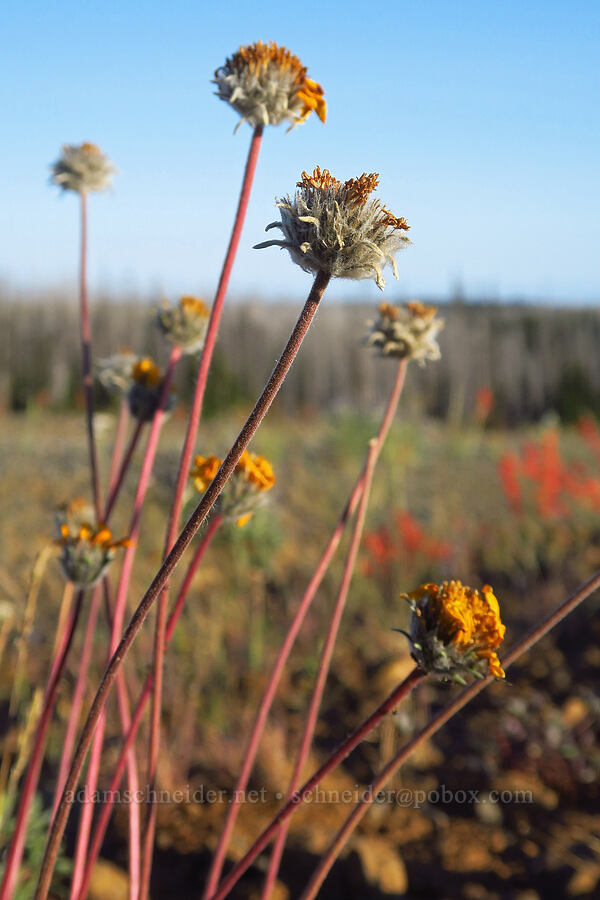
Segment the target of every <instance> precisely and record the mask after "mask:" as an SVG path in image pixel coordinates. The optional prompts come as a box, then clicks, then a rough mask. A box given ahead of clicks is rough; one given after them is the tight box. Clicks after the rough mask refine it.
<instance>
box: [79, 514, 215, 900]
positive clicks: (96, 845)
mask: <svg viewBox="0 0 600 900" xmlns="http://www.w3.org/2000/svg"><path fill="white" fill-rule="evenodd" d="M222 521H223V519H222V517H221V516H220V515H216V516H213V517H212V518H211V520H210V522H209V524H208V527H207V529H206V532H205V533H204V536H203V537H202V540H201V542H200V543H199V545H198V549H197V550H196V553H195V554H194V557H193V559H192V561H191V563H190V565H189V568H188V570H187V572H186V575H185V578H184V580H183V582H182V584H181V587H180V589H179V593H178V595H177V600H176V601H175V605H174V607H173V609H172V611H171V614H170V616H169V621H168V622H167V629H166V633H165V642H166V646H167V647H168V645H169V643H170V642H171V638H172V637H173V633H174V631H175V626H176V625H177V621H178V619H179V616H180V615H181V612H182V610H183V606H184V603H185V600H186V597H187V595H188V592H189V589H190V587H191V586H192V581H193V579H194V575H195V574H196V571H197V569H198V566H199V565H200V563H201V561H202V558H203V556H204V554H205V552H206V550H207V549H208V547H209V545H210V543H211V541H212V539H213V537H214V535H215V533H216V531H217V529H218V528H219V526H220V524H221V522H222ZM153 680H154V674H153V672H150V673H149V674H148V676H147V678H146V681H145V683H144V686H143V688H142V691H141V693H140V697H139V699H138V702H137V704H136V707H135V710H134V712H133V717H132V720H131V725H130V726H129V729H128V731H127V733H126V736H125V740H124V741H123V746H122V747H121V752H120V754H119V757H118V759H117V763H116V766H115V768H114V770H113V774H112V779H111V782H110V786H109V788H108V790H107V792H106V796H107V798H108V799H107V800H105V801H104V803H103V805H102V807H101V810H100V816H99V818H98V822H97V824H96V827H95V829H94V832H93V834H92V839H91V841H90V845H89V850H88V857H87V861H86V869H85V873H84V877H83V881H82V884H81V888H80V891H79V895H78V898H77V900H85V896H86V894H87V891H88V888H89V882H90V878H91V875H92V869H93V867H94V863H95V862H96V860H97V858H98V856H99V855H100V850H101V848H102V841H103V840H104V835H105V834H106V829H107V827H108V822H109V819H110V815H111V811H112V806H113V798H114V797H115V796H116V792H117V790H118V788H119V784H120V783H121V778H122V777H123V772H124V771H125V761H126V757H127V753H128V750H129V748H130V747H131V745H132V743H133V741H134V739H135V736H136V734H137V730H138V728H139V726H140V723H141V721H142V714H143V712H144V709H145V707H146V703H147V702H148V699H149V697H150V695H151V692H152V686H153Z"/></svg>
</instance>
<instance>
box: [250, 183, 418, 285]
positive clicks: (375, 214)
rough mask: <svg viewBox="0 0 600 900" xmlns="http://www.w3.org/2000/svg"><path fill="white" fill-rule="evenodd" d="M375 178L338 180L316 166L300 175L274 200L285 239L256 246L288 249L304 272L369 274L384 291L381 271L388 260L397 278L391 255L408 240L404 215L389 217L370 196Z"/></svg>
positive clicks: (355, 276)
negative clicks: (287, 191)
mask: <svg viewBox="0 0 600 900" xmlns="http://www.w3.org/2000/svg"><path fill="white" fill-rule="evenodd" d="M378 182H379V176H378V175H376V174H371V175H367V174H366V173H364V174H363V175H361V176H360V178H350V179H349V180H348V181H344V182H341V181H338V180H337V178H334V177H333V175H331V173H330V172H329V171H328V170H327V169H323V170H322V171H321V169H320V168H319V167H318V166H317V167H316V169H315V170H314V172H313V174H312V175H309V174H308V173H307V172H303V173H302V178H301V180H300V181H299V182H298V183H297V185H296V187H297V188H298V190H297V191H296V193H295V194H294V196H293V197H291V198H290V197H289V196H288V197H284V198H283V199H281V200H279V201H278V202H277V206H278V207H279V209H280V210H281V213H280V215H281V221H279V222H272V223H271V224H270V225H267V228H266V231H269V230H270V229H271V228H279V229H281V231H282V232H283V240H271V241H264V242H263V243H262V244H257V245H256V247H255V249H262V248H263V247H272V246H277V247H281V248H282V249H285V250H288V251H289V254H290V256H291V257H292V259H293V261H294V262H295V263H297V264H298V265H299V266H300V267H301V268H302V269H304V271H305V272H313V273H315V274H316V273H317V272H319V271H322V272H326V273H327V274H328V275H331V276H332V277H334V278H352V279H361V278H373V279H374V280H375V282H376V284H377V286H378V287H379V288H381V290H383V288H384V286H385V281H384V279H383V275H382V269H383V268H384V266H385V265H387V264H388V263H389V265H391V266H392V269H393V272H394V275H395V277H396V278H398V272H397V269H396V261H395V259H394V254H395V253H397V252H398V250H400V249H401V248H402V247H405V246H407V245H408V244H410V240H409V238H408V237H407V235H406V233H405V232H407V231H408V230H409V226H408V225H407V223H406V219H402V218H397V217H396V216H394V215H392V213H390V212H389V210H387V209H386V208H385V206H383V205H382V204H381V202H380V201H379V200H372V199H370V196H371V194H372V193H373V191H374V190H375V188H376V187H377V184H378Z"/></svg>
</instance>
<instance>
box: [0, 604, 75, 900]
mask: <svg viewBox="0 0 600 900" xmlns="http://www.w3.org/2000/svg"><path fill="white" fill-rule="evenodd" d="M84 593H85V592H84V590H82V589H80V590H78V591H77V592H76V594H75V597H74V599H73V602H72V606H71V611H70V613H69V619H68V622H67V625H66V628H65V631H64V635H63V638H62V640H61V642H60V645H59V648H58V652H57V655H56V656H55V658H54V662H53V664H52V669H51V672H50V678H49V679H48V685H47V687H46V692H45V694H44V700H43V705H42V713H41V716H40V720H39V722H38V726H37V730H36V733H35V738H34V741H33V747H32V750H31V756H30V759H29V765H28V766H27V773H26V775H25V779H24V782H23V785H22V787H21V794H20V798H19V806H18V810H17V820H16V823H15V830H14V833H13V836H12V840H11V843H10V847H9V850H8V856H7V858H6V865H5V868H4V877H3V879H2V884H1V885H0V900H10V898H11V897H12V896H13V893H14V890H15V888H16V885H17V878H18V876H19V869H20V866H21V860H22V858H23V851H24V849H25V837H26V834H27V824H28V821H29V814H30V812H31V803H32V801H33V797H34V794H35V789H36V787H37V783H38V781H39V777H40V769H41V767H42V760H43V757H44V748H45V746H46V737H47V735H48V728H49V726H50V719H51V718H52V712H53V710H54V703H55V701H56V695H57V692H58V686H59V684H60V681H61V678H62V676H63V673H64V671H65V667H66V665H67V660H68V658H69V651H70V649H71V646H72V644H73V637H74V635H75V631H76V630H77V623H78V622H79V616H80V614H81V608H82V605H83V597H84Z"/></svg>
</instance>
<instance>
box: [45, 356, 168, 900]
mask: <svg viewBox="0 0 600 900" xmlns="http://www.w3.org/2000/svg"><path fill="white" fill-rule="evenodd" d="M180 356H181V351H180V349H179V348H178V347H173V349H172V350H171V355H170V358H169V364H168V366H167V370H166V372H165V375H164V378H163V380H162V383H161V385H160V394H159V399H158V409H157V410H156V412H155V413H154V416H153V418H152V424H151V426H150V433H149V435H148V443H147V445H146V452H145V454H144V459H143V461H142V468H141V471H140V475H139V480H138V486H137V491H136V496H135V501H134V507H133V514H132V518H131V523H130V526H129V535H128V546H127V548H126V551H125V556H124V559H123V566H122V568H121V576H120V579H119V585H118V588H117V599H116V602H115V608H114V613H113V623H112V633H111V638H110V645H109V654H108V657H109V660H110V658H111V656H112V654H113V653H114V652H115V650H116V647H117V645H118V643H119V638H120V635H121V632H122V630H123V619H124V616H125V608H126V603H127V594H128V591H129V582H130V579H131V573H132V570H133V563H134V560H135V554H136V549H137V539H138V535H139V529H140V521H141V515H142V509H143V505H144V501H145V499H146V492H147V490H148V485H149V483H150V476H151V474H152V468H153V466H154V459H155V457H156V451H157V449H158V441H159V438H160V432H161V430H162V426H163V422H164V419H165V410H166V407H167V404H168V400H169V393H170V389H171V384H172V381H173V376H174V374H175V367H176V365H177V363H178V361H179V359H180ZM138 427H139V426H138ZM136 431H137V429H136ZM135 434H136V432H134V437H135ZM122 712H125V708H124V707H122ZM104 724H105V717H104V716H101V717H100V720H99V725H98V729H97V730H96V733H95V735H94V737H93V741H92V749H91V753H90V762H89V769H88V778H87V783H86V792H88V793H89V796H90V797H93V796H94V792H95V790H96V785H97V781H98V774H99V768H100V757H101V754H102V745H103V743H104ZM132 763H133V760H132V758H131V757H130V773H131V774H133V770H134V766H133V765H132ZM138 812H139V811H138V810H137V809H136V810H135V817H134V818H132V819H131V823H132V824H133V825H134V830H135V834H134V835H133V836H132V839H131V844H130V890H131V893H132V895H135V896H137V894H138V892H139V863H140V851H139V842H140V834H139V818H138ZM92 813H93V803H92V801H88V802H86V804H85V805H84V809H83V813H82V817H81V820H80V823H79V831H78V838H77V850H76V855H75V863H74V867H73V880H72V883H73V892H74V893H72V895H71V896H72V897H74V896H75V893H76V892H77V890H78V888H79V885H80V883H81V878H82V875H83V869H84V867H85V858H86V855H87V847H88V843H89V836H90V830H91V825H92ZM59 814H60V807H59V810H58V811H57V815H56V816H55V819H54V821H55V822H56V821H57V819H58V816H59Z"/></svg>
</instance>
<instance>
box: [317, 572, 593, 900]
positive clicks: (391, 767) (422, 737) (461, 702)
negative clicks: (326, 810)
mask: <svg viewBox="0 0 600 900" xmlns="http://www.w3.org/2000/svg"><path fill="white" fill-rule="evenodd" d="M599 587H600V572H597V573H596V574H595V575H594V576H592V578H590V580H589V581H587V582H586V583H585V584H583V585H582V586H581V587H580V588H578V590H577V591H576V592H575V593H574V594H572V595H571V597H569V599H568V600H566V601H565V602H564V603H563V604H562V605H561V606H559V607H558V609H556V610H555V611H554V612H553V613H551V614H550V615H549V616H548V617H547V618H546V619H545V620H544V621H543V622H542V623H541V624H539V625H536V626H535V627H534V628H532V629H531V631H530V632H529V633H528V634H527V635H526V636H525V637H524V638H522V639H521V640H520V641H519V642H518V643H517V644H515V646H514V647H513V648H512V650H511V651H510V652H509V653H507V654H506V656H505V657H504V659H503V660H502V667H503V668H504V669H505V670H506V669H508V668H509V666H511V665H512V664H513V663H514V662H516V660H517V659H519V657H520V656H522V655H523V654H524V653H525V652H526V651H527V650H529V649H530V648H531V647H532V646H533V645H534V644H536V643H537V641H539V640H540V638H541V637H543V636H544V635H545V634H547V633H548V632H549V631H550V630H551V629H552V628H554V627H555V626H556V625H558V623H559V622H560V621H562V619H564V618H565V616H567V615H568V614H569V613H570V612H572V611H573V610H574V609H575V607H576V606H578V605H579V604H580V603H582V602H583V600H585V599H586V597H589V595H590V594H592V593H593V592H594V591H596V590H597V589H598V588H599ZM492 681H495V679H494V678H493V677H488V678H485V679H483V680H481V681H475V682H473V684H470V685H469V686H468V687H467V688H465V689H464V690H463V691H461V692H460V694H459V695H458V697H456V699H455V700H453V701H452V703H449V704H448V706H446V707H445V709H442V710H441V711H440V712H439V713H438V714H437V715H435V716H434V717H433V719H432V720H431V721H430V722H429V724H428V725H426V726H425V728H423V729H422V730H421V731H420V732H419V733H418V734H416V735H415V736H414V738H412V740H410V741H409V742H408V743H407V744H405V745H404V747H402V749H401V750H400V751H399V752H398V753H397V754H396V756H395V757H394V758H393V759H392V760H391V761H390V762H389V763H388V764H387V765H386V766H385V768H383V769H382V770H381V772H380V773H379V775H378V776H377V778H376V779H375V780H374V781H373V783H372V784H371V785H369V787H368V788H366V789H365V791H364V794H363V798H362V799H361V800H360V801H359V803H358V804H357V805H356V806H355V808H354V809H353V810H352V812H351V813H350V815H349V816H348V818H347V819H346V821H345V822H344V824H343V825H342V827H341V828H340V830H339V831H338V833H337V834H336V836H335V838H334V839H333V842H332V843H331V845H330V847H329V848H328V850H327V852H326V853H325V855H324V856H323V858H322V859H321V862H320V863H319V865H318V867H317V868H316V869H315V871H314V873H313V875H312V878H311V879H310V882H309V883H308V885H307V887H306V890H305V891H304V893H303V894H302V897H301V898H300V900H313V898H314V897H316V896H317V894H318V892H319V888H320V886H321V885H322V884H323V882H324V881H325V878H326V877H327V874H328V872H329V870H330V869H331V867H332V865H333V864H334V862H335V860H336V859H337V857H338V856H339V854H340V851H341V850H342V848H343V847H344V845H345V843H346V842H347V840H348V838H349V837H350V835H351V834H352V832H353V831H354V829H355V828H356V826H357V825H358V823H359V822H360V821H361V819H362V818H363V817H364V816H365V815H366V814H367V813H368V811H369V809H370V808H371V803H372V802H373V800H374V799H375V798H376V797H377V794H378V793H379V791H380V790H382V788H384V787H385V785H386V783H387V782H388V781H389V780H390V779H391V778H393V777H394V775H395V774H396V772H398V770H399V769H400V767H401V766H402V765H403V764H404V763H405V762H406V760H407V759H408V758H409V756H411V754H412V753H414V751H415V750H416V749H417V747H419V746H420V744H422V743H423V741H426V740H429V738H431V737H433V735H434V734H435V733H436V732H437V731H439V730H440V728H441V727H442V726H443V725H445V724H446V722H448V721H449V719H451V718H452V717H453V716H455V715H456V713H457V712H459V711H460V710H461V709H462V708H463V707H464V706H466V704H467V703H469V701H471V700H472V699H473V697H475V696H477V694H479V693H480V691H482V690H483V689H484V688H486V687H487V686H488V685H489V684H491V683H492Z"/></svg>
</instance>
